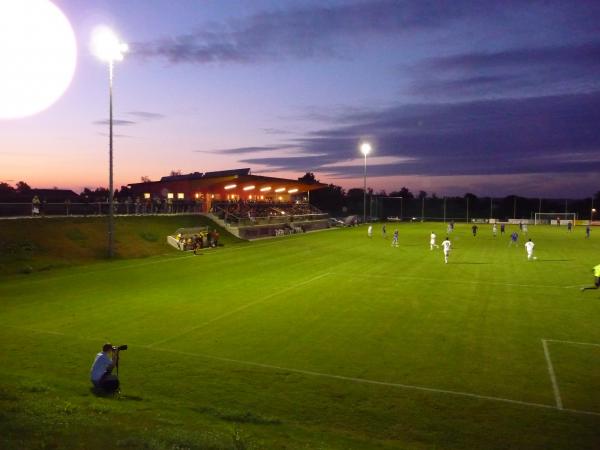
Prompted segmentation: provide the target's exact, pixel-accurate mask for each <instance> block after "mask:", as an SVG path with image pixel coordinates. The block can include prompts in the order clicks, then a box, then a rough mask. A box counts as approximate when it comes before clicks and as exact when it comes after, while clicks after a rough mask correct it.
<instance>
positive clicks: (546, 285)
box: [332, 273, 571, 289]
mask: <svg viewBox="0 0 600 450" xmlns="http://www.w3.org/2000/svg"><path fill="white" fill-rule="evenodd" d="M332 275H340V274H338V273H332ZM345 276H346V277H347V276H348V274H346V275H345ZM352 277H359V278H360V277H362V278H385V279H386V280H394V279H397V280H398V279H399V280H417V281H440V279H439V278H428V277H411V276H403V275H395V274H394V275H389V276H388V275H373V274H352ZM443 281H444V283H457V284H475V285H477V284H491V285H494V286H509V287H528V288H557V289H567V288H570V287H571V286H556V285H551V284H515V283H502V282H499V281H487V280H482V281H469V280H452V279H450V280H447V279H445V280H443Z"/></svg>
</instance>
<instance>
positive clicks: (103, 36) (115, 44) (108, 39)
mask: <svg viewBox="0 0 600 450" xmlns="http://www.w3.org/2000/svg"><path fill="white" fill-rule="evenodd" d="M92 49H93V52H94V54H95V55H96V57H97V58H98V59H100V60H101V61H104V62H108V63H112V62H114V61H123V54H124V53H126V52H127V51H128V50H129V46H128V45H127V44H126V43H124V42H121V41H119V38H118V37H117V35H116V34H115V33H114V32H113V31H112V30H111V29H110V28H107V27H98V28H96V29H95V30H94V33H93V35H92Z"/></svg>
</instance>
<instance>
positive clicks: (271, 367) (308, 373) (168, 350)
mask: <svg viewBox="0 0 600 450" xmlns="http://www.w3.org/2000/svg"><path fill="white" fill-rule="evenodd" d="M7 328H12V329H15V330H21V331H26V332H29V333H38V334H50V335H58V336H63V337H69V338H72V339H80V340H86V341H101V339H97V338H90V337H82V336H71V335H67V334H65V333H61V332H59V331H48V330H37V329H32V328H25V327H15V326H11V325H7ZM131 347H137V348H143V349H146V350H150V351H156V352H161V353H172V354H175V355H184V356H193V357H196V358H203V359H209V360H213V361H221V362H226V363H231V364H239V365H245V366H252V367H259V368H263V369H269V370H276V371H278V372H291V373H297V374H301V375H306V376H312V377H320V378H330V379H335V380H342V381H348V382H353V383H361V384H367V385H375V386H387V387H392V388H398V389H404V390H412V391H421V392H430V393H436V394H446V395H453V396H457V397H464V398H473V399H478V400H488V401H493V402H500V403H508V404H513V405H520V406H527V407H534V408H542V409H548V410H554V411H559V412H568V413H573V414H584V415H590V416H596V417H600V412H595V411H585V410H580V409H572V408H558V407H556V406H555V405H548V404H544V403H535V402H527V401H523V400H514V399H510V398H503V397H496V396H491V395H481V394H475V393H472V392H463V391H453V390H450V389H438V388H432V387H426V386H417V385H412V384H403V383H393V382H388V381H378V380H371V379H368V378H358V377H349V376H344V375H335V374H330V373H324V372H316V371H313V370H304V369H294V368H290V367H282V366H277V365H273V364H265V363H259V362H254V361H245V360H240V359H234V358H225V357H220V356H213V355H206V354H202V353H193V352H185V351H180V350H174V349H171V348H160V347H150V346H149V345H137V344H133V343H132V344H131Z"/></svg>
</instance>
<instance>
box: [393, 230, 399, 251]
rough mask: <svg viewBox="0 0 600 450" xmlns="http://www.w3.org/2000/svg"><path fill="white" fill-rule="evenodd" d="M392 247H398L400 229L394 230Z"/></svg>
mask: <svg viewBox="0 0 600 450" xmlns="http://www.w3.org/2000/svg"><path fill="white" fill-rule="evenodd" d="M392 247H398V230H394V237H393V238H392Z"/></svg>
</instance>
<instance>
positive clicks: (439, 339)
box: [0, 224, 600, 449]
mask: <svg viewBox="0 0 600 450" xmlns="http://www.w3.org/2000/svg"><path fill="white" fill-rule="evenodd" d="M396 227H397V228H399V230H400V246H399V248H392V247H391V246H390V244H391V234H392V232H393V230H394V228H396ZM515 228H516V227H509V228H508V231H509V232H511V231H513V229H515ZM387 229H388V239H387V240H384V239H383V238H382V236H381V232H380V224H376V225H375V226H374V236H373V238H372V239H369V238H368V237H367V233H366V227H358V228H353V229H343V230H331V231H324V232H319V233H314V234H310V235H303V236H291V237H285V238H281V239H274V240H265V241H257V242H254V243H252V244H241V245H236V244H232V245H228V246H226V247H224V248H222V249H218V250H216V251H214V250H208V251H205V253H204V254H202V255H201V256H191V255H189V254H185V255H184V254H182V253H178V252H172V253H171V254H168V255H163V256H159V257H155V258H149V259H143V260H134V259H129V260H119V261H116V262H112V263H106V262H105V263H97V264H92V265H86V266H80V267H71V268H66V269H59V270H53V271H48V272H43V273H37V274H31V275H20V276H6V277H4V278H2V279H0V324H1V325H2V326H0V339H1V342H2V350H1V351H0V447H1V448H3V449H5V448H7V449H10V448H15V449H22V448H86V449H94V448H98V449H100V448H106V447H107V442H108V443H109V444H108V446H110V447H115V448H151V449H154V448H156V449H162V448H165V449H167V448H172V449H183V448H322V449H329V448H339V449H349V448H353V449H361V448H364V449H372V448H382V449H385V448H402V449H407V448H410V449H413V448H414V449H434V448H439V449H474V448H476V449H507V448H515V449H517V448H518V449H567V448H573V449H593V448H596V449H597V448H599V447H600V325H599V324H600V291H587V292H585V293H581V292H579V289H578V287H579V286H582V285H589V284H591V282H592V276H591V267H592V266H593V265H595V264H598V263H600V235H598V236H596V235H595V234H596V233H595V232H596V230H593V231H592V233H593V235H592V239H590V240H586V239H585V238H584V230H583V227H577V228H576V230H575V231H574V232H573V233H571V234H569V233H567V231H566V230H565V229H563V228H560V229H559V228H550V227H534V226H530V228H529V236H530V237H532V238H533V240H534V241H535V243H536V248H535V253H536V256H537V257H538V259H537V260H536V261H527V258H526V253H525V249H524V247H523V244H524V240H523V236H521V237H520V242H519V245H518V246H517V247H516V248H511V247H509V245H508V240H509V238H508V233H507V235H505V236H498V237H496V238H494V237H492V234H491V229H490V227H489V226H488V225H482V226H480V229H479V235H478V236H477V237H472V236H471V233H470V227H469V226H468V225H466V224H458V225H457V229H456V231H455V232H454V233H453V234H452V235H451V240H452V242H453V245H454V248H453V250H452V254H451V257H450V263H449V264H448V265H445V264H444V262H443V254H442V251H441V250H439V249H436V250H433V251H430V250H429V233H430V232H431V231H432V230H433V231H435V232H436V233H437V234H438V243H440V242H441V241H442V240H443V238H444V237H445V227H444V225H443V224H401V225H397V226H396V225H395V224H388V225H387ZM598 232H599V233H600V230H599V231H598ZM106 340H110V341H111V342H112V343H113V344H125V343H126V344H129V350H128V351H127V352H125V353H124V354H123V357H122V361H121V368H120V378H121V384H122V394H121V396H120V397H118V398H100V397H96V396H94V395H92V393H91V392H90V384H89V381H88V371H89V367H90V365H91V362H92V359H93V356H94V354H95V353H96V352H97V351H98V349H99V347H100V346H101V344H102V343H103V342H104V341H106Z"/></svg>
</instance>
